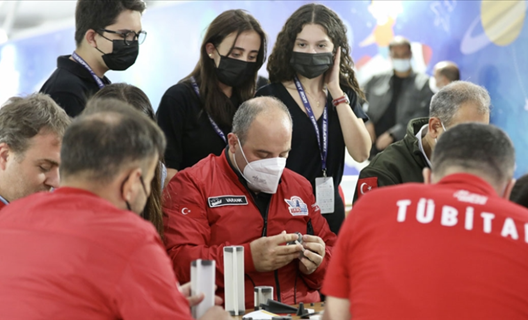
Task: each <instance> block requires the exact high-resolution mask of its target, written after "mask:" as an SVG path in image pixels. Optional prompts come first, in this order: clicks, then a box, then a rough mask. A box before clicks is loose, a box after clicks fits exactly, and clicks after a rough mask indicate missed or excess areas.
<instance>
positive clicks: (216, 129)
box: [191, 77, 227, 143]
mask: <svg viewBox="0 0 528 320" xmlns="http://www.w3.org/2000/svg"><path fill="white" fill-rule="evenodd" d="M191 84H192V86H193V89H194V92H196V95H197V96H198V98H199V97H200V89H199V88H198V84H197V83H196V80H194V77H191ZM207 117H208V118H209V122H211V125H212V126H213V129H214V130H215V131H216V134H217V135H219V136H220V138H222V140H224V142H225V143H227V139H226V136H225V134H224V132H223V131H222V130H220V127H219V126H218V125H217V124H216V122H214V120H213V118H211V116H210V115H209V114H207Z"/></svg>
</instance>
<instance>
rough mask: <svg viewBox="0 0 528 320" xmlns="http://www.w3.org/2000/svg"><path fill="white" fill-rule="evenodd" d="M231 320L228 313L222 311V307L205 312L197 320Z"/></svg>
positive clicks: (215, 307)
mask: <svg viewBox="0 0 528 320" xmlns="http://www.w3.org/2000/svg"><path fill="white" fill-rule="evenodd" d="M229 319H233V318H232V317H231V315H230V314H229V312H227V311H225V310H224V309H222V307H219V306H214V307H212V308H210V309H209V310H207V312H206V313H205V314H204V315H203V316H201V317H200V319H198V320H229Z"/></svg>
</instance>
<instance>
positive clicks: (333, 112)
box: [257, 4, 372, 233]
mask: <svg viewBox="0 0 528 320" xmlns="http://www.w3.org/2000/svg"><path fill="white" fill-rule="evenodd" d="M268 72H269V76H270V81H271V84H270V85H268V86H266V87H264V88H262V89H260V90H259V91H258V92H257V96H275V97H277V98H279V99H280V100H281V101H282V102H284V104H285V105H286V106H287V107H288V109H289V110H290V113H291V116H292V119H293V136H292V149H291V151H290V153H289V156H288V160H287V163H286V167H288V168H290V169H291V170H293V171H295V172H297V173H299V174H301V175H303V176H304V177H305V178H306V179H308V180H309V181H310V182H311V183H312V186H313V188H314V193H315V195H316V199H317V203H318V205H319V208H320V210H321V213H322V214H323V215H324V217H325V218H326V220H327V221H328V224H329V226H330V229H331V230H332V231H333V232H335V233H337V232H338V231H339V228H340V227H341V224H342V222H343V220H344V218H345V208H344V203H343V199H342V198H341V197H340V195H339V191H338V188H339V183H340V182H341V178H342V176H343V169H344V164H345V147H346V148H347V149H348V153H349V154H350V155H351V156H352V158H353V159H354V160H356V161H359V162H362V161H365V160H366V159H367V158H368V156H369V152H370V147H371V144H372V142H371V140H370V137H369V134H368V132H367V129H366V127H365V124H364V121H366V120H367V119H368V118H367V116H366V114H365V113H364V112H363V110H362V109H361V107H360V104H359V103H358V96H359V97H361V98H362V99H364V95H363V92H362V91H361V89H360V88H359V86H358V83H357V80H356V78H355V74H354V70H353V62H352V58H351V57H350V48H349V46H348V41H347V37H346V28H345V26H344V24H343V22H342V21H341V19H339V17H338V16H337V15H336V14H335V12H333V11H332V10H330V9H329V8H327V7H325V6H323V5H319V4H307V5H304V6H302V7H300V8H299V9H298V10H297V11H295V13H293V15H292V16H291V17H290V18H289V19H288V20H287V21H286V24H285V25H284V27H283V28H282V31H281V32H280V33H279V35H278V37H277V42H276V43H275V46H274V48H273V52H272V53H271V55H270V57H269V62H268Z"/></svg>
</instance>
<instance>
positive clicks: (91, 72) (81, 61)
mask: <svg viewBox="0 0 528 320" xmlns="http://www.w3.org/2000/svg"><path fill="white" fill-rule="evenodd" d="M71 56H72V58H73V60H75V61H77V62H79V64H80V65H81V66H83V67H84V68H85V69H86V70H88V72H90V74H91V75H92V77H93V78H94V80H95V82H96V83H97V86H98V87H99V89H103V88H104V86H105V84H104V83H103V80H101V78H99V77H98V76H97V75H96V74H95V72H93V70H92V68H90V66H89V65H88V63H86V61H84V60H83V58H81V57H80V56H79V55H78V54H77V53H76V52H75V51H74V52H73V53H72V55H71Z"/></svg>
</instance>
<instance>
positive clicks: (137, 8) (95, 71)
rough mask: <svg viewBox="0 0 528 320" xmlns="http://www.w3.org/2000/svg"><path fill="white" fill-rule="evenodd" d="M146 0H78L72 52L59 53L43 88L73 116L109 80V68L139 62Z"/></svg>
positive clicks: (119, 68)
mask: <svg viewBox="0 0 528 320" xmlns="http://www.w3.org/2000/svg"><path fill="white" fill-rule="evenodd" d="M145 8H146V6H145V2H144V1H143V0H101V1H93V0H77V7H76V10H75V42H76V45H77V48H76V49H75V51H74V52H73V53H72V55H66V56H60V57H59V58H58V59H57V69H56V70H55V71H54V72H53V74H52V75H51V77H50V78H49V79H48V80H47V81H46V83H44V85H43V86H42V88H41V89H40V92H43V93H47V94H49V95H50V96H51V97H52V98H53V100H55V102H57V104H59V105H60V106H61V107H62V108H63V109H64V110H66V113H67V114H68V115H69V116H70V117H75V116H77V115H78V114H80V113H81V112H82V111H83V109H84V106H85V104H86V101H87V99H89V98H90V97H91V96H92V95H93V94H95V92H97V91H98V90H99V89H101V88H103V87H104V86H105V85H108V84H110V80H108V78H107V77H105V76H104V74H105V73H106V72H107V71H108V70H119V71H120V70H126V69H128V68H129V67H130V66H132V65H133V64H134V62H136V58H137V56H138V53H139V45H140V44H141V43H143V41H145V38H146V35H147V33H146V32H145V31H143V30H141V14H142V13H143V11H144V10H145Z"/></svg>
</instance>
